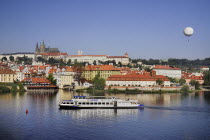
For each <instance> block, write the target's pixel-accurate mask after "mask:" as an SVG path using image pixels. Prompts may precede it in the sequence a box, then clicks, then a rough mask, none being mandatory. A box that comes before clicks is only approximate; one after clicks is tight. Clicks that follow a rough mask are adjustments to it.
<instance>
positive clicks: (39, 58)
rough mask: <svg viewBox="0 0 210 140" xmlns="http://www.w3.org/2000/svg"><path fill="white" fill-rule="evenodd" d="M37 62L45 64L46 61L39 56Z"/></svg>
mask: <svg viewBox="0 0 210 140" xmlns="http://www.w3.org/2000/svg"><path fill="white" fill-rule="evenodd" d="M37 61H39V62H45V61H46V60H45V59H44V58H43V57H41V56H39V57H37Z"/></svg>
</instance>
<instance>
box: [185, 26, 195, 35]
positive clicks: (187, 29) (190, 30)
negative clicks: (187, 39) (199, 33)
mask: <svg viewBox="0 0 210 140" xmlns="http://www.w3.org/2000/svg"><path fill="white" fill-rule="evenodd" d="M193 32H194V30H193V28H192V27H186V28H185V29H184V35H186V36H191V35H192V34H193Z"/></svg>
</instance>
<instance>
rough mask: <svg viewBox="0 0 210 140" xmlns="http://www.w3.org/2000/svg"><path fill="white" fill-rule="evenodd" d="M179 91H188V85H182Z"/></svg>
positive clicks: (185, 92)
mask: <svg viewBox="0 0 210 140" xmlns="http://www.w3.org/2000/svg"><path fill="white" fill-rule="evenodd" d="M180 92H181V93H184V94H187V93H189V92H190V88H189V86H188V85H183V86H182V88H181V90H180Z"/></svg>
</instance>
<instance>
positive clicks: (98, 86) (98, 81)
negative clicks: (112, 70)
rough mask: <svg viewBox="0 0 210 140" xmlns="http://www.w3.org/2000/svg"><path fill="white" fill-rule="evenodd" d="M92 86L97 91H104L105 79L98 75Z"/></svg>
mask: <svg viewBox="0 0 210 140" xmlns="http://www.w3.org/2000/svg"><path fill="white" fill-rule="evenodd" d="M92 84H93V86H94V87H95V89H98V90H103V89H104V87H105V85H106V83H105V79H104V78H100V74H99V73H98V74H97V75H96V76H95V78H94V79H93V80H92Z"/></svg>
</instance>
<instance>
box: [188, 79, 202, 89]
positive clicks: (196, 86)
mask: <svg viewBox="0 0 210 140" xmlns="http://www.w3.org/2000/svg"><path fill="white" fill-rule="evenodd" d="M190 84H191V85H192V86H195V89H199V87H200V84H199V82H198V81H195V80H191V81H190Z"/></svg>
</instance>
